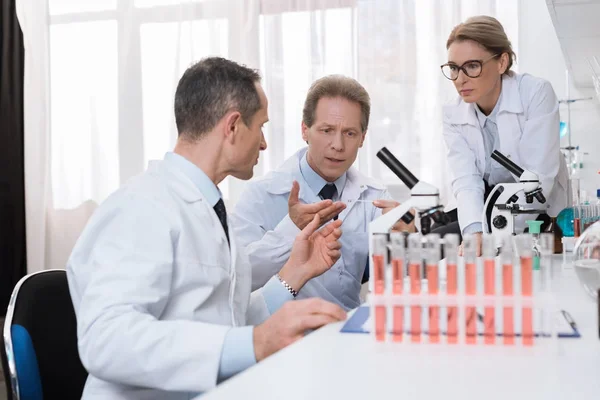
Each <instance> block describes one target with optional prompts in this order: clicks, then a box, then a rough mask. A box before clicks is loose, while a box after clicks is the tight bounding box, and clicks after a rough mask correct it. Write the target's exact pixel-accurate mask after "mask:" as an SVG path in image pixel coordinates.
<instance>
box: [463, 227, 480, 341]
mask: <svg viewBox="0 0 600 400" xmlns="http://www.w3.org/2000/svg"><path fill="white" fill-rule="evenodd" d="M477 244H478V242H477V238H476V236H473V235H465V236H464V239H463V253H464V256H465V294H466V295H467V301H470V300H472V298H471V297H470V296H473V295H475V294H477V264H476V260H477V258H476V251H477V249H476V246H477ZM465 311H466V312H465V319H466V325H467V332H466V334H467V339H466V340H467V344H475V343H477V310H476V309H475V306H467V307H466V308H465Z"/></svg>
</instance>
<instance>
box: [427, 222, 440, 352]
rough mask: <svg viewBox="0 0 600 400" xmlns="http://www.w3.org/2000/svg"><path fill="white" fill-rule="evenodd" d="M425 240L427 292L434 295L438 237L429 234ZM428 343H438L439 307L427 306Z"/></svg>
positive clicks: (436, 278)
mask: <svg viewBox="0 0 600 400" xmlns="http://www.w3.org/2000/svg"><path fill="white" fill-rule="evenodd" d="M426 238H427V242H426V249H427V251H426V254H425V262H426V264H425V265H426V267H427V292H428V293H429V295H436V294H438V293H439V274H438V269H439V266H438V264H439V262H440V250H441V249H440V235H438V234H437V233H430V234H429V235H427V236H426ZM429 342H430V343H439V342H440V307H439V306H435V305H430V306H429Z"/></svg>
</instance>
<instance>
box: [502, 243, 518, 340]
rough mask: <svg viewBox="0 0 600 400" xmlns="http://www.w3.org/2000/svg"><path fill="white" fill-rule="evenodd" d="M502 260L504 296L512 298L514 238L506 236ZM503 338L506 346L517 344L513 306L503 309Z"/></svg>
mask: <svg viewBox="0 0 600 400" xmlns="http://www.w3.org/2000/svg"><path fill="white" fill-rule="evenodd" d="M500 259H501V260H502V295H503V296H504V297H505V299H506V297H512V296H513V295H514V291H513V249H512V236H510V235H506V236H505V237H504V238H503V240H502V250H501V252H500ZM502 336H503V342H504V344H514V343H515V327H514V309H513V307H512V306H506V305H505V306H504V307H503V309H502Z"/></svg>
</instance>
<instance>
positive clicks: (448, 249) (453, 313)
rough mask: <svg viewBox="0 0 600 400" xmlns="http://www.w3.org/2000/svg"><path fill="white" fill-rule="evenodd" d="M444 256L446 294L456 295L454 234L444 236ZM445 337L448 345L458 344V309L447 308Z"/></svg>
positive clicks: (456, 244)
mask: <svg viewBox="0 0 600 400" xmlns="http://www.w3.org/2000/svg"><path fill="white" fill-rule="evenodd" d="M444 256H445V257H446V294H447V295H456V292H457V282H458V272H457V270H458V268H457V266H456V264H457V261H458V235H457V234H455V233H452V234H447V235H445V236H444ZM446 309H447V313H448V316H447V320H448V328H447V337H448V343H450V344H456V343H458V307H456V306H448V307H447V308H446Z"/></svg>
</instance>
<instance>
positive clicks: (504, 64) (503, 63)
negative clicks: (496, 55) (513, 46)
mask: <svg viewBox="0 0 600 400" xmlns="http://www.w3.org/2000/svg"><path fill="white" fill-rule="evenodd" d="M508 57H510V56H509V55H508V53H502V54H500V62H499V63H498V64H499V65H498V67H499V68H498V72H499V73H500V75H502V74H504V73H505V72H506V71H507V70H508V61H509V58H508Z"/></svg>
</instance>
